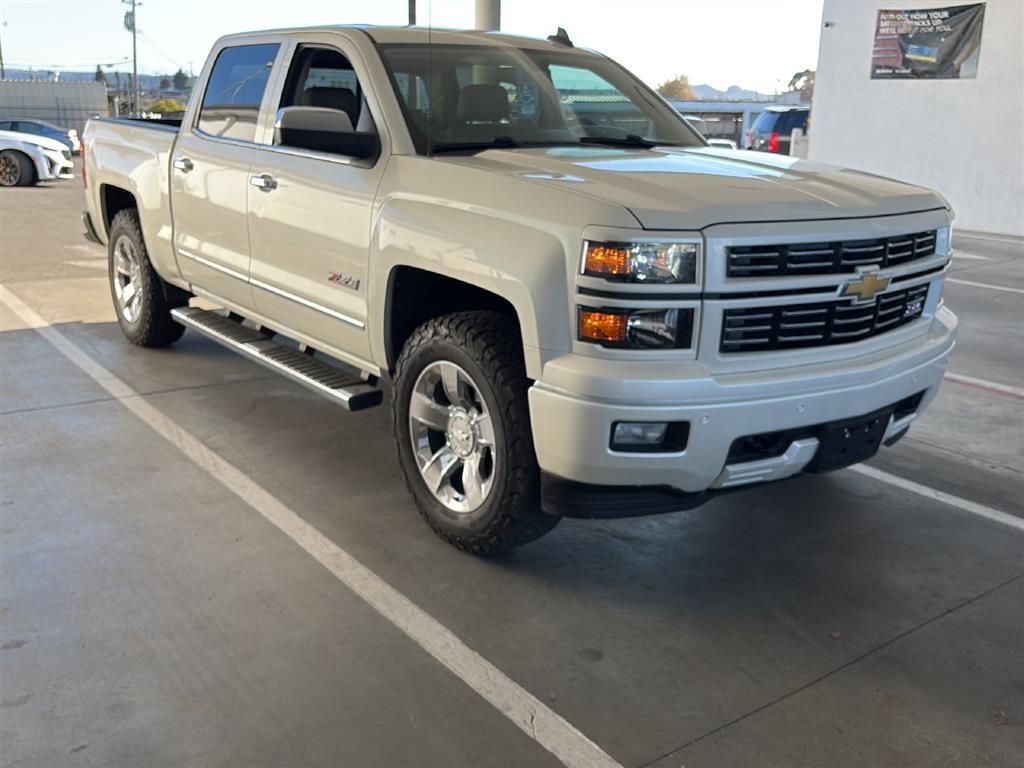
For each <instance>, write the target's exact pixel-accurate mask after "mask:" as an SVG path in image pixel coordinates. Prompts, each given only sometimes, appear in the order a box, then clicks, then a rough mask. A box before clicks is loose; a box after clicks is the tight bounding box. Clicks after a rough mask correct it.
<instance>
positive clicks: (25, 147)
mask: <svg viewBox="0 0 1024 768" xmlns="http://www.w3.org/2000/svg"><path fill="white" fill-rule="evenodd" d="M74 177H75V164H74V163H73V162H72V161H71V149H70V148H69V147H68V146H67V145H66V144H61V143H60V142H59V141H55V140H54V139H48V138H46V137H45V136H34V135H32V134H28V133H18V132H16V131H0V187H24V186H29V185H32V184H35V183H36V182H37V181H56V180H58V179H73V178H74Z"/></svg>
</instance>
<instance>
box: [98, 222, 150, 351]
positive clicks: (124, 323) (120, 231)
mask: <svg viewBox="0 0 1024 768" xmlns="http://www.w3.org/2000/svg"><path fill="white" fill-rule="evenodd" d="M123 236H127V237H128V238H130V239H131V241H132V244H133V245H134V246H135V252H136V253H137V254H138V257H139V260H140V272H141V273H142V274H141V280H142V283H143V295H142V301H143V307H142V312H140V313H139V315H138V317H136V318H135V320H128V319H126V318H125V316H124V315H123V314H122V313H121V303H120V302H119V301H118V299H117V293H116V291H115V290H114V281H115V280H116V279H117V271H116V269H115V268H114V248H115V246H116V245H117V241H118V240H120V239H121V237H123ZM146 261H148V259H147V256H146V247H145V245H144V244H143V243H142V240H141V238H140V237H139V236H138V229H137V226H132V224H130V223H128V222H126V221H125V217H123V216H121V215H120V214H118V215H117V216H115V217H114V222H113V224H112V225H111V227H110V237H109V242H108V245H107V277H108V282H109V283H110V298H111V300H112V301H113V302H114V311H115V312H116V313H117V322H118V323H119V324H120V326H121V330H122V331H123V332H124V334H125V336H127V337H128V338H129V339H132V338H133V337H135V336H137V335H138V334H139V333H140V331H141V330H142V318H143V315H144V314H145V313H146V312H150V311H152V307H150V301H149V298H150V297H149V294H150V293H151V292H150V291H149V290H147V288H148V286H147V285H146V283H147V281H148V277H149V275H148V270H146V269H145V268H144V264H145V262H146Z"/></svg>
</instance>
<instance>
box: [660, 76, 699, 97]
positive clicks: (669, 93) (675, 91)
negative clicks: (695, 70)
mask: <svg viewBox="0 0 1024 768" xmlns="http://www.w3.org/2000/svg"><path fill="white" fill-rule="evenodd" d="M658 93H660V94H661V95H662V96H664V97H665V98H666V99H673V100H676V101H690V100H692V99H695V98H697V96H696V94H695V93H694V92H693V89H692V88H691V87H690V78H688V77H687V76H686V75H676V76H675V77H673V78H672V79H671V80H666V81H665V82H664V83H662V84H661V85H659V86H658Z"/></svg>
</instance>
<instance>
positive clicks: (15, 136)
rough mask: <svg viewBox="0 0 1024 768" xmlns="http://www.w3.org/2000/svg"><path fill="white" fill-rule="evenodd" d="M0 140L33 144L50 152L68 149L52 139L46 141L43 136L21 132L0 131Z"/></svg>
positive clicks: (65, 145)
mask: <svg viewBox="0 0 1024 768" xmlns="http://www.w3.org/2000/svg"><path fill="white" fill-rule="evenodd" d="M0 140H3V141H4V142H10V143H17V142H20V143H22V144H33V145H35V146H37V147H39V148H40V149H49V150H50V151H52V152H61V151H64V150H67V149H70V147H68V145H67V144H61V143H60V142H59V141H56V140H54V139H48V138H46V137H45V136H38V135H36V134H34V133H22V132H21V131H0Z"/></svg>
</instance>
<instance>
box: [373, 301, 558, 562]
mask: <svg viewBox="0 0 1024 768" xmlns="http://www.w3.org/2000/svg"><path fill="white" fill-rule="evenodd" d="M527 386H528V382H527V379H526V372H525V369H524V366H523V357H522V350H521V346H520V344H519V333H518V329H517V328H516V326H515V323H514V322H512V320H511V319H510V318H508V317H506V316H504V315H501V314H498V313H495V312H459V313H457V314H452V315H446V316H444V317H440V318H437V319H434V320H430V321H428V322H427V323H424V324H423V325H422V326H420V327H419V328H418V329H417V330H416V331H415V332H414V333H413V335H412V337H411V338H410V339H409V341H408V342H407V343H406V345H405V347H404V348H403V350H402V354H401V356H400V358H399V360H398V365H397V370H396V373H395V385H394V389H393V392H392V397H393V401H392V407H393V411H394V430H395V440H396V442H397V444H398V453H399V459H400V462H401V465H402V471H403V472H404V474H405V479H406V484H407V485H408V486H409V490H410V491H411V492H412V495H413V498H414V499H415V501H416V505H417V507H419V510H420V512H421V513H422V514H423V517H424V518H425V519H426V520H427V522H428V523H429V524H430V526H431V528H433V529H434V531H435V532H437V534H438V535H440V536H441V537H442V538H443V539H445V540H446V541H447V542H448V543H450V544H452V545H453V546H455V547H458V548H459V549H462V550H465V551H467V552H472V553H473V554H478V555H485V554H491V553H493V552H498V551H501V550H504V549H508V548H511V547H515V546H518V545H520V544H526V543H528V542H530V541H533V540H535V539H538V538H540V537H541V536H543V535H544V534H545V533H547V532H548V531H550V530H551V529H552V528H554V527H555V526H556V525H557V524H558V522H559V520H560V519H561V518H558V517H554V516H552V515H547V514H545V513H543V512H542V511H541V509H540V470H539V469H538V467H537V460H536V457H535V455H534V451H533V436H532V434H531V431H530V415H529V408H528V405H527V401H526V390H527Z"/></svg>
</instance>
